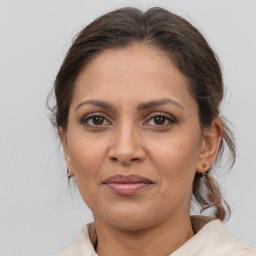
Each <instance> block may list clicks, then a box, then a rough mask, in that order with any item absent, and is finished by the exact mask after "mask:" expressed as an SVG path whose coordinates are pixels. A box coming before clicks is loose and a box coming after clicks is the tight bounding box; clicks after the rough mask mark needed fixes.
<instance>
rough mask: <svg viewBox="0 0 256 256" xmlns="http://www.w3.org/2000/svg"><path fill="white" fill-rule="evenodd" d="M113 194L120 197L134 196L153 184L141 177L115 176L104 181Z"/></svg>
mask: <svg viewBox="0 0 256 256" xmlns="http://www.w3.org/2000/svg"><path fill="white" fill-rule="evenodd" d="M103 184H104V185H105V186H106V187H107V188H108V189H110V190H111V191H112V192H114V193H116V194H119V195H133V194H136V193H139V192H141V191H142V190H144V189H146V188H148V187H150V186H151V185H152V184H153V182H152V181H151V180H149V179H147V178H144V177H142V176H139V175H127V176H126V175H114V176H111V177H109V178H107V179H106V180H104V181H103Z"/></svg>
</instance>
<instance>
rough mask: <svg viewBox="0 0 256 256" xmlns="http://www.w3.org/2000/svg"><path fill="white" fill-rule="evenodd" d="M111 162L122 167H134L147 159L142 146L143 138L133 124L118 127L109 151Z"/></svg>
mask: <svg viewBox="0 0 256 256" xmlns="http://www.w3.org/2000/svg"><path fill="white" fill-rule="evenodd" d="M108 155H109V158H110V160H111V161H114V162H119V163H120V164H122V165H132V164H135V163H139V162H142V161H143V160H144V159H145V155H146V154H145V150H144V148H143V145H142V136H141V134H140V132H139V131H138V129H136V128H135V127H134V126H133V125H132V124H124V125H120V127H118V128H117V129H116V130H115V132H114V134H113V140H112V144H111V148H110V150H109V154H108Z"/></svg>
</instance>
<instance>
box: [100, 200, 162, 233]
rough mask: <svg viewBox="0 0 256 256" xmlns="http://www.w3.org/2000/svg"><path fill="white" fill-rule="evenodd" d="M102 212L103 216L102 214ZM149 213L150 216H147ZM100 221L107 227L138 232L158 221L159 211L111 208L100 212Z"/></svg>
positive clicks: (124, 207)
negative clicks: (105, 223) (106, 224)
mask: <svg viewBox="0 0 256 256" xmlns="http://www.w3.org/2000/svg"><path fill="white" fill-rule="evenodd" d="M103 212H104V215H102V213H103ZM149 212H150V213H151V214H149ZM100 217H101V219H104V222H107V223H108V224H109V225H111V226H114V227H116V228H118V229H123V230H127V231H128V230H140V229H145V228H148V227H150V226H152V225H154V223H156V222H157V219H159V217H160V216H159V211H156V209H155V210H152V209H148V208H146V207H141V206H138V205H137V207H129V206H122V207H111V209H109V208H108V209H106V208H105V211H101V216H100Z"/></svg>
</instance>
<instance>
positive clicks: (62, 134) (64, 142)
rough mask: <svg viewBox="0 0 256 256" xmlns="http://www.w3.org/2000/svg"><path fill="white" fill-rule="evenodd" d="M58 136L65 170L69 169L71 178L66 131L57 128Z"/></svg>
mask: <svg viewBox="0 0 256 256" xmlns="http://www.w3.org/2000/svg"><path fill="white" fill-rule="evenodd" d="M58 134H59V137H60V140H61V144H62V147H63V151H64V157H65V161H66V165H67V168H70V169H71V176H73V172H72V164H71V159H70V155H69V148H68V142H67V133H66V131H64V129H63V128H62V127H59V128H58Z"/></svg>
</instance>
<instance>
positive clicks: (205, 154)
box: [196, 117, 223, 173]
mask: <svg viewBox="0 0 256 256" xmlns="http://www.w3.org/2000/svg"><path fill="white" fill-rule="evenodd" d="M222 136H223V125H222V122H221V119H220V118H219V117H217V118H215V119H214V120H213V121H212V124H211V126H210V127H207V128H204V129H203V135H202V142H201V148H200V154H199V159H198V163H197V166H196V170H197V172H199V173H204V172H207V171H208V170H209V169H210V168H211V166H212V164H213V163H214V161H215V159H216V156H217V153H218V150H219V146H220V143H221V139H222Z"/></svg>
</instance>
